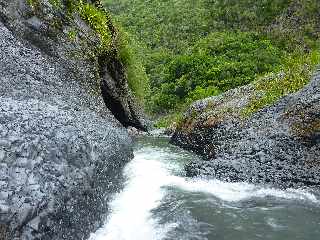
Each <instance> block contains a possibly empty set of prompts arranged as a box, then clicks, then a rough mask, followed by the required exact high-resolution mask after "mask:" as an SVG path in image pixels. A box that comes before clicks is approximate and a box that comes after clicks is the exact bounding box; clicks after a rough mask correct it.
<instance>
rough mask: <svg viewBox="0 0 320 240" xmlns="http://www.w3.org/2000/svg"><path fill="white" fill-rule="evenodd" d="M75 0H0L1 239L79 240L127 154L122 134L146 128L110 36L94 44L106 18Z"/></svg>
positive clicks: (95, 219)
mask: <svg viewBox="0 0 320 240" xmlns="http://www.w3.org/2000/svg"><path fill="white" fill-rule="evenodd" d="M79 3H81V4H82V5H76V4H77V1H61V2H60V1H21V0H14V1H4V0H1V1H0V59H1V60H0V74H1V75H0V83H1V84H0V93H1V94H0V102H1V104H0V108H1V110H0V111H1V112H0V189H1V192H0V239H1V240H7V239H86V238H88V236H89V234H90V232H92V231H94V230H95V229H97V228H98V227H99V226H100V225H101V224H102V222H103V221H104V219H105V216H106V214H107V212H108V204H107V200H108V199H109V198H110V196H111V194H112V193H114V192H115V191H117V190H118V189H119V188H120V187H121V170H122V168H123V166H124V165H125V163H127V162H128V161H129V160H130V159H131V158H132V157H133V153H132V141H131V138H130V137H129V136H128V133H127V131H126V129H125V128H124V127H128V126H132V127H136V128H138V129H146V125H145V122H144V120H143V117H142V116H143V114H142V113H141V111H138V107H137V105H136V103H135V100H134V98H133V97H132V93H131V91H130V89H129V87H128V82H127V76H126V70H125V66H124V64H123V63H122V62H121V60H120V59H119V57H118V51H119V47H118V45H117V29H116V28H115V27H114V25H113V24H112V22H111V20H109V21H108V22H105V23H104V27H105V29H104V30H105V32H106V31H107V32H108V34H109V35H110V42H109V43H108V46H107V48H106V47H104V48H103V47H101V46H102V40H103V38H102V36H101V31H100V32H99V30H101V29H97V28H96V27H95V25H94V21H92V19H93V20H95V18H94V17H95V16H101V17H102V19H108V18H105V17H104V16H107V15H106V13H105V12H104V11H103V9H101V8H100V6H99V4H98V3H97V1H92V2H91V1H80V2H79ZM90 11H95V15H93V17H91V18H90V15H89V14H90ZM104 14H105V15H104ZM106 49H107V50H106Z"/></svg>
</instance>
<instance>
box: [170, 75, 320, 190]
mask: <svg viewBox="0 0 320 240" xmlns="http://www.w3.org/2000/svg"><path fill="white" fill-rule="evenodd" d="M259 94H263V92H261V91H257V90H256V89H255V88H254V86H253V85H248V86H245V87H242V88H239V89H234V90H231V91H229V92H227V93H225V94H223V95H221V96H218V97H212V98H209V99H205V100H201V101H198V102H196V103H194V104H193V105H192V106H191V108H190V109H189V110H188V111H187V113H186V114H185V118H184V120H183V121H182V122H181V123H180V126H179V127H178V128H177V130H176V132H175V134H174V135H173V137H172V139H171V141H172V142H173V143H174V144H177V145H179V146H182V147H184V148H186V149H189V150H193V151H195V152H197V153H200V154H202V155H203V156H204V157H205V159H206V161H195V162H191V163H190V164H189V165H188V166H187V167H186V169H187V173H188V175H189V176H197V175H202V176H207V177H215V178H218V179H222V180H225V181H231V182H237V181H247V182H252V183H263V184H270V185H272V186H277V187H282V188H288V187H301V186H310V187H320V174H319V172H320V164H319V159H320V128H319V127H320V126H319V122H320V115H319V113H320V74H319V72H316V74H315V75H314V77H313V78H312V81H311V82H310V83H309V84H308V85H307V86H306V87H304V88H303V89H302V90H300V91H299V92H297V93H294V94H291V95H288V96H286V97H283V98H281V99H280V100H278V101H277V102H275V103H274V104H272V105H269V106H266V107H264V108H262V109H261V110H259V111H258V112H255V113H253V114H252V115H249V116H244V115H243V114H242V112H243V110H244V109H246V108H247V106H248V105H249V104H250V101H251V100H250V99H251V98H256V97H259Z"/></svg>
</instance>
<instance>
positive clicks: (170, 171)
mask: <svg viewBox="0 0 320 240" xmlns="http://www.w3.org/2000/svg"><path fill="white" fill-rule="evenodd" d="M195 157H196V156H194V155H192V154H190V153H186V152H183V151H181V150H179V149H177V148H173V147H168V146H166V145H160V146H159V145H152V144H151V145H150V144H143V143H140V148H139V149H138V150H136V151H135V157H134V159H133V160H132V161H131V162H130V163H129V164H128V165H127V166H126V167H125V169H124V175H125V177H126V179H127V181H126V183H125V187H124V189H123V191H122V192H120V193H118V194H117V195H115V196H114V199H113V201H112V202H111V203H110V207H111V214H110V216H109V218H108V219H107V221H106V224H105V225H104V226H103V227H102V228H101V229H99V230H98V231H97V232H95V233H93V234H92V235H91V236H90V240H161V239H211V238H210V237H209V238H207V237H206V236H201V234H200V235H199V236H201V237H199V236H197V237H194V236H191V235H190V236H188V235H186V236H183V237H182V236H181V238H179V237H177V235H179V232H177V233H175V235H174V236H175V237H171V238H170V234H169V233H172V231H175V229H176V228H177V226H178V225H179V224H181V222H180V223H179V221H180V220H179V219H178V220H172V219H171V220H167V221H165V220H164V219H163V217H161V216H157V215H156V214H155V212H157V209H158V211H160V210H159V209H162V208H161V205H163V204H164V203H163V201H164V198H166V195H167V194H168V188H171V189H175V191H184V192H185V193H187V196H186V197H185V198H187V199H185V201H184V202H183V203H181V204H180V205H179V207H180V208H181V207H182V211H185V212H188V211H189V209H190V208H191V207H190V206H189V205H187V203H185V202H188V201H192V198H191V197H188V194H192V193H199V194H203V195H205V196H206V198H205V199H208V196H209V199H210V196H212V197H214V198H218V199H220V200H221V201H224V202H231V203H234V202H240V201H244V200H248V199H253V198H254V199H257V198H258V199H265V198H267V197H273V198H275V199H287V200H298V201H306V202H311V203H316V204H318V202H319V201H318V199H317V197H316V196H315V195H314V194H312V193H310V192H308V191H306V190H295V189H289V190H286V191H284V190H278V189H273V188H264V187H261V186H255V185H252V184H248V183H226V182H222V181H219V180H205V179H188V178H186V177H184V171H183V165H184V163H186V162H188V161H190V160H191V159H193V158H195ZM175 191H174V194H175ZM190 199H191V200H190ZM175 201H176V202H175ZM183 204H185V205H183ZM165 205H173V209H176V208H177V206H178V198H175V196H174V197H173V198H172V200H171V202H169V203H165ZM175 205H177V206H175ZM216 207H217V208H221V206H218V205H217V206H216ZM183 209H185V210H183ZM195 210H196V209H195ZM167 211H169V210H167ZM170 211H172V213H170V212H169V213H168V215H170V214H171V215H172V214H174V210H170ZM210 211H214V209H213V208H212V207H211V208H210ZM166 214H167V213H166ZM212 214H215V213H214V212H212ZM162 215H163V214H162ZM202 215H205V214H204V213H203V214H202ZM229 215H230V214H229ZM188 217H190V216H188ZM190 218H191V217H190ZM190 221H191V220H190ZM193 221H195V220H193ZM210 221H211V220H210ZM212 221H216V220H212ZM275 221H276V220H275V219H274V218H272V217H268V218H267V222H266V225H268V226H274V228H276V227H275V226H276V224H275V223H274V222H275ZM319 223H320V221H319ZM207 224H209V225H210V224H211V225H212V224H213V223H212V222H209V220H208V222H207ZM193 225H195V224H193ZM235 229H238V230H239V229H243V226H240V227H239V226H238V227H237V228H235ZM207 235H208V234H207ZM209 235H210V234H209ZM209 235H208V236H209ZM214 236H216V235H214ZM230 239H232V237H231V238H230ZM235 239H236V238H235ZM258 239H259V238H258ZM262 239H263V238H262Z"/></svg>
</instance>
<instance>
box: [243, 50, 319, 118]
mask: <svg viewBox="0 0 320 240" xmlns="http://www.w3.org/2000/svg"><path fill="white" fill-rule="evenodd" d="M319 62H320V52H319V51H312V52H311V53H310V54H305V55H298V56H288V57H287V59H286V61H285V62H284V64H283V66H282V69H281V74H274V73H272V74H269V76H267V77H268V78H269V79H268V80H266V79H260V80H258V81H257V82H255V88H256V90H258V91H261V92H262V93H263V94H262V96H261V97H260V98H257V99H253V100H252V101H251V102H250V104H249V106H248V107H247V108H246V109H244V110H243V115H244V116H248V115H250V114H252V113H254V112H256V111H258V110H259V109H261V108H262V107H264V106H266V105H270V104H272V103H274V102H276V101H277V100H279V99H280V98H281V97H282V96H285V95H288V94H290V93H294V92H296V91H298V90H300V89H301V88H302V87H303V86H304V85H306V84H307V83H308V82H309V79H310V78H311V76H312V74H313V72H314V70H315V68H316V66H317V65H318V64H319Z"/></svg>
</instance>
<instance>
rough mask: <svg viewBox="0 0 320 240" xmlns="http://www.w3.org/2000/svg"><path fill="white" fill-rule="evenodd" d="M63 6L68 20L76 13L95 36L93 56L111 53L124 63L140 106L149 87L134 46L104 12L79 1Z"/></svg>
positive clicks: (72, 31)
mask: <svg viewBox="0 0 320 240" xmlns="http://www.w3.org/2000/svg"><path fill="white" fill-rule="evenodd" d="M52 1H58V0H52ZM66 6H67V11H68V12H69V16H71V17H72V16H73V14H74V13H75V12H76V13H78V14H79V15H80V17H81V18H82V19H83V20H84V21H85V22H87V23H88V25H89V26H90V27H91V28H92V29H93V30H94V31H95V32H96V33H97V35H98V36H99V39H100V45H99V46H98V48H97V53H96V54H98V55H105V56H111V55H114V54H115V55H116V56H115V57H116V58H118V59H119V60H120V61H121V62H122V63H123V64H124V66H125V68H126V73H127V76H128V83H129V87H130V88H131V90H132V91H133V93H134V95H135V96H136V98H137V100H139V102H140V103H141V104H144V99H145V96H146V95H147V92H148V90H149V85H148V78H147V75H146V72H145V69H144V66H143V64H142V62H141V60H140V58H139V57H138V56H137V52H136V49H137V43H136V42H135V41H134V40H133V39H131V38H130V36H129V34H128V33H126V32H125V31H124V30H123V29H122V28H121V27H120V25H119V24H118V25H119V26H117V27H115V23H113V22H112V20H111V17H110V16H109V14H108V13H107V12H106V11H105V10H104V9H101V8H99V7H96V6H95V5H93V4H91V3H87V2H86V1H81V0H68V1H67V3H66ZM76 35H77V31H76V29H74V30H71V31H69V32H68V37H69V39H70V40H72V41H73V40H74V39H75V38H76Z"/></svg>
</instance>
